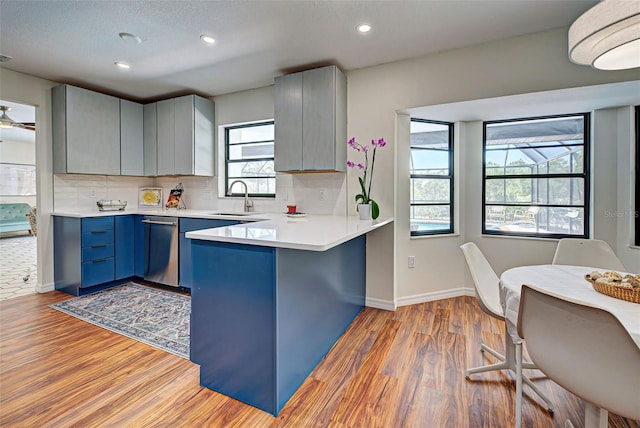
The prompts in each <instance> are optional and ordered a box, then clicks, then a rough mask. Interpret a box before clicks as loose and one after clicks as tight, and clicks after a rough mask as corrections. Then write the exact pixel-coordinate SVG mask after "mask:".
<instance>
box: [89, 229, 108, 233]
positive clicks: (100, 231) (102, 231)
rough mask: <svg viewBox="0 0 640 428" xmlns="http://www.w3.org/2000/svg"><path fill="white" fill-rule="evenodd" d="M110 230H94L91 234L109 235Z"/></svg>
mask: <svg viewBox="0 0 640 428" xmlns="http://www.w3.org/2000/svg"><path fill="white" fill-rule="evenodd" d="M107 232H108V230H107V229H102V230H92V231H91V233H107Z"/></svg>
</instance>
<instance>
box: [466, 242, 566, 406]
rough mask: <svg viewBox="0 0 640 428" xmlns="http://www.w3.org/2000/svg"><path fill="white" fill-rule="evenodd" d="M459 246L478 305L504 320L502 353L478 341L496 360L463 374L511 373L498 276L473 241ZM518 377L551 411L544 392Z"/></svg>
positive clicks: (510, 351)
mask: <svg viewBox="0 0 640 428" xmlns="http://www.w3.org/2000/svg"><path fill="white" fill-rule="evenodd" d="M460 248H461V249H462V253H463V254H464V257H465V259H466V261H467V265H468V267H469V271H470V272H471V277H472V278H473V283H474V286H475V290H476V300H477V301H478V305H479V306H480V308H481V309H482V310H483V311H484V312H486V313H487V314H489V315H491V316H492V317H494V318H497V319H499V320H501V321H503V322H504V323H505V345H504V346H505V355H502V354H500V353H499V352H497V351H496V350H494V349H492V348H490V347H488V346H487V345H485V344H484V343H483V344H481V345H480V351H481V352H485V351H486V352H488V353H490V354H491V355H493V356H494V357H496V358H497V359H498V360H499V361H500V362H498V363H494V364H489V365H486V366H481V367H476V368H472V369H467V370H466V371H465V378H467V379H470V377H471V375H472V374H475V373H482V372H488V371H493V370H511V371H513V372H514V373H517V372H516V353H515V351H516V346H515V344H514V343H513V341H512V340H511V336H510V335H509V333H508V332H507V328H506V322H505V316H504V310H503V308H502V305H501V303H500V284H499V283H500V279H499V278H498V275H496V273H495V271H494V270H493V268H492V267H491V265H490V264H489V262H488V261H487V259H486V257H485V256H484V254H482V251H480V249H479V248H478V246H477V245H476V244H474V243H473V242H467V243H466V244H463V245H461V246H460ZM522 368H524V369H536V368H537V367H536V366H535V365H534V364H532V363H523V364H522ZM522 380H523V381H524V382H525V383H526V384H527V385H529V387H531V389H533V391H534V392H535V393H536V394H538V395H539V396H540V398H542V400H544V402H545V404H546V405H547V409H548V410H549V412H553V404H552V403H551V401H550V400H549V399H548V398H547V397H546V396H545V395H544V393H543V392H542V391H540V389H538V387H537V386H536V385H535V384H534V383H533V382H531V379H529V378H528V377H527V376H525V375H524V374H523V375H522ZM520 398H521V397H520Z"/></svg>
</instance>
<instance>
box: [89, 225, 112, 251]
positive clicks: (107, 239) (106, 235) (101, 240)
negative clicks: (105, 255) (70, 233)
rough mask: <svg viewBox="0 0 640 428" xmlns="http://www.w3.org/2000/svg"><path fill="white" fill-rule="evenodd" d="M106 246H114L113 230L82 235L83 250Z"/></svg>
mask: <svg viewBox="0 0 640 428" xmlns="http://www.w3.org/2000/svg"><path fill="white" fill-rule="evenodd" d="M104 244H113V229H109V230H105V229H102V230H95V231H93V232H85V233H83V234H82V247H83V248H84V247H91V246H94V245H104Z"/></svg>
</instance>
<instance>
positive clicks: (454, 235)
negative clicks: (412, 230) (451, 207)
mask: <svg viewBox="0 0 640 428" xmlns="http://www.w3.org/2000/svg"><path fill="white" fill-rule="evenodd" d="M459 236H460V234H459V233H438V234H433V235H409V239H410V240H414V239H415V240H419V239H430V238H456V237H459Z"/></svg>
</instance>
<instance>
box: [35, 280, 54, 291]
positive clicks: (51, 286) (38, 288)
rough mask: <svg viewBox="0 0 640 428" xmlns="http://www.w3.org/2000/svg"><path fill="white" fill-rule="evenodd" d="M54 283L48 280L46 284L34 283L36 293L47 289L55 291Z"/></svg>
mask: <svg viewBox="0 0 640 428" xmlns="http://www.w3.org/2000/svg"><path fill="white" fill-rule="evenodd" d="M55 289H56V284H55V283H54V282H50V283H48V284H36V291H37V292H38V293H47V292H49V291H55Z"/></svg>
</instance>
